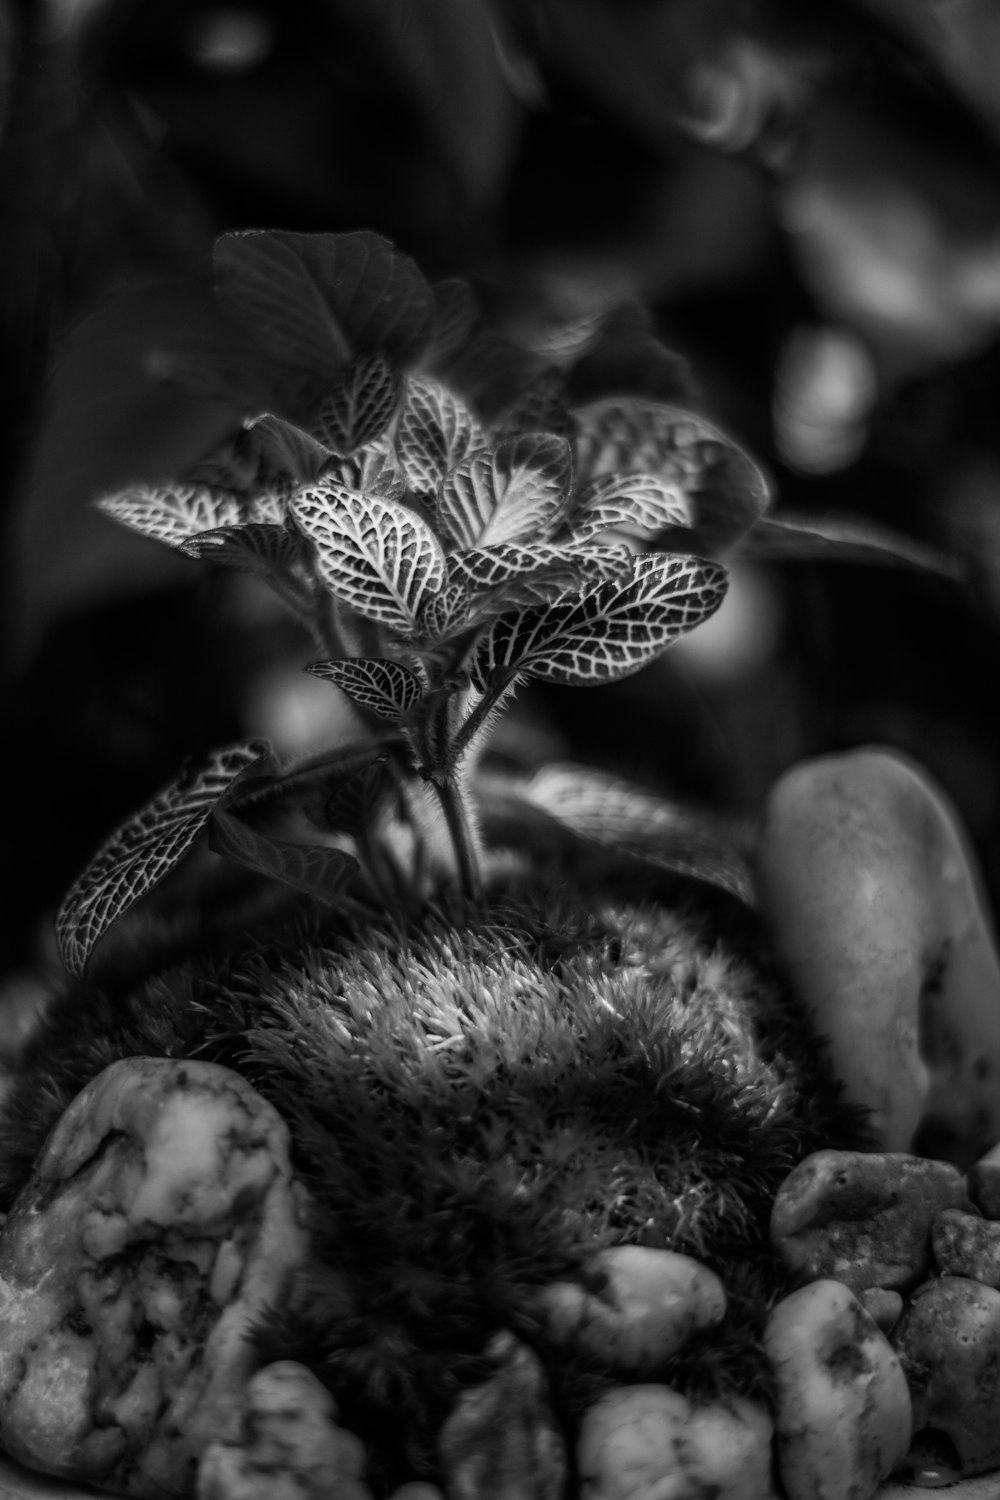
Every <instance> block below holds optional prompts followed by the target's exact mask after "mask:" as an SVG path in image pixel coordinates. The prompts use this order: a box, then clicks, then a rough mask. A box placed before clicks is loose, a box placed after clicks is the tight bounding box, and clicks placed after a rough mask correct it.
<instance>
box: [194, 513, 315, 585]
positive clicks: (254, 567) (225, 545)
mask: <svg viewBox="0 0 1000 1500" xmlns="http://www.w3.org/2000/svg"><path fill="white" fill-rule="evenodd" d="M181 551H182V552H186V553H187V554H188V556H189V557H196V558H198V560H199V561H200V562H214V563H221V564H223V566H225V567H229V568H238V569H240V570H241V571H242V572H244V573H253V574H255V575H256V576H257V577H261V578H271V577H272V576H273V575H274V574H275V573H286V574H287V573H289V572H290V571H291V570H292V569H293V568H294V567H295V564H296V563H297V562H298V561H299V559H300V558H301V556H302V541H301V538H300V537H299V535H298V533H297V532H294V531H292V530H290V529H289V527H287V526H275V525H272V524H269V523H267V522H264V521H249V522H248V523H247V524H246V525H245V526H220V527H217V528H216V529H215V530H214V531H202V532H199V533H198V535H197V536H193V537H189V538H188V540H187V541H186V542H182V543H181Z"/></svg>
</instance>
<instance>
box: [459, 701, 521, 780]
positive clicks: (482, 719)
mask: <svg viewBox="0 0 1000 1500" xmlns="http://www.w3.org/2000/svg"><path fill="white" fill-rule="evenodd" d="M512 686H513V683H512V682H509V681H508V682H504V684H503V686H502V687H500V688H499V689H498V688H497V687H496V686H495V685H494V684H491V685H490V686H489V687H488V688H487V690H486V691H485V692H484V693H483V696H482V697H481V698H480V700H479V702H478V703H477V704H476V706H475V708H474V709H473V710H472V712H471V713H470V714H469V716H468V718H467V719H466V720H465V721H464V723H463V724H462V725H461V727H460V728H459V730H458V732H457V733H456V735H455V737H454V740H453V742H452V753H453V755H454V758H455V762H456V763H457V762H458V761H460V760H461V759H462V757H463V756H464V755H466V754H467V753H468V751H469V749H470V748H471V746H472V745H473V744H474V742H475V740H476V737H477V735H479V734H480V733H481V732H482V730H484V729H485V728H486V726H487V725H488V724H489V722H490V719H491V717H492V715H493V714H495V713H496V711H497V709H498V708H499V707H500V705H501V703H502V702H503V700H504V698H505V697H506V695H507V693H509V692H510V690H511V688H512Z"/></svg>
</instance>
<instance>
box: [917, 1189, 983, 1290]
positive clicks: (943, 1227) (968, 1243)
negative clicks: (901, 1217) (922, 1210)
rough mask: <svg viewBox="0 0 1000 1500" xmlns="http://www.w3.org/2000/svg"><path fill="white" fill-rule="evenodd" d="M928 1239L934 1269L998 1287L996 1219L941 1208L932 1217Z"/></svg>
mask: <svg viewBox="0 0 1000 1500" xmlns="http://www.w3.org/2000/svg"><path fill="white" fill-rule="evenodd" d="M931 1243H932V1246H933V1249H934V1259H935V1260H936V1262H937V1266H938V1270H939V1271H943V1272H944V1274H945V1275H946V1276H966V1277H968V1278H969V1280H970V1281H981V1282H982V1283H983V1285H984V1286H992V1287H997V1288H1000V1223H997V1222H996V1221H995V1220H991V1219H982V1218H980V1217H979V1215H978V1214H968V1213H963V1212H962V1210H961V1209H959V1208H949V1209H945V1211H944V1213H940V1214H938V1216H937V1218H936V1219H935V1220H934V1228H933V1230H932V1232H931Z"/></svg>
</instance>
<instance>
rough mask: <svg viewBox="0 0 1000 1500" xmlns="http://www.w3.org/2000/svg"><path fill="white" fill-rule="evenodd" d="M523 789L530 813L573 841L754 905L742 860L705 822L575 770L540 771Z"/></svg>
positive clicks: (750, 879) (569, 767)
mask: <svg viewBox="0 0 1000 1500" xmlns="http://www.w3.org/2000/svg"><path fill="white" fill-rule="evenodd" d="M523 790H524V795H525V796H526V797H527V798H528V800H529V801H530V802H531V804H532V805H533V806H535V807H537V808H540V809H541V810H542V811H543V812H545V813H547V814H548V815H549V816H550V817H552V818H555V819H557V820H558V822H559V823H561V824H562V825H563V826H564V827H566V828H569V829H570V830H571V832H573V833H574V834H576V835H577V836H578V837H580V838H583V839H586V840H588V841H589V842H592V843H595V844H600V845H601V846H602V847H603V848H606V849H611V850H613V851H614V853H616V854H618V855H621V856H622V857H624V858H626V859H630V860H639V861H641V862H642V863H643V864H646V865H652V866H654V867H655V868H657V869H660V870H667V871H670V872H671V873H672V874H676V875H683V876H686V877H689V878H692V879H695V880H701V881H705V882H706V883H707V884H709V885H712V886H716V887H718V888H719V889H720V890H723V891H726V892H728V894H729V895H731V896H735V897H736V898H737V899H738V900H740V901H742V902H744V903H745V904H746V905H748V906H753V904H754V892H753V877H752V875H751V871H750V868H749V865H748V863H747V861H746V859H745V857H744V856H743V854H742V852H741V851H740V849H739V848H738V846H737V844H736V842H735V841H734V840H733V839H729V838H726V837H725V835H724V834H723V832H722V831H721V829H720V828H719V827H718V826H717V824H716V823H714V822H713V821H712V820H711V819H709V818H707V817H701V816H699V815H698V814H696V813H693V812H691V811H690V810H689V809H687V808H683V807H677V806H676V805H675V804H673V803H670V802H666V801H664V800H663V799H662V798H660V797H655V796H653V795H652V794H650V793H648V792H644V791H641V790H640V789H638V788H637V787H633V786H630V785H629V784H628V782H625V781H619V780H618V779H617V778H616V777H614V776H608V775H605V774H604V773H603V772H599V771H591V770H589V769H586V768H584V767H579V766H572V765H550V766H545V767H544V768H543V769H542V770H541V771H539V772H538V773H537V774H536V775H535V776H533V777H532V779H531V781H530V782H528V784H527V786H526V787H525V788H524V789H523Z"/></svg>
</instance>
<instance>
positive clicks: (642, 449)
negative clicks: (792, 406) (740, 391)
mask: <svg viewBox="0 0 1000 1500" xmlns="http://www.w3.org/2000/svg"><path fill="white" fill-rule="evenodd" d="M575 415H576V419H577V423H578V432H577V440H576V460H577V471H578V475H579V476H580V478H581V479H582V480H583V481H589V480H592V479H597V478H600V477H601V476H602V475H605V474H617V473H621V472H625V473H646V474H655V475H658V476H659V478H661V479H662V480H664V481H666V482H667V483H669V484H671V485H673V486H675V487H676V488H677V490H678V492H679V493H680V494H681V495H683V496H684V498H685V500H686V502H687V504H688V506H689V507H690V517H691V519H690V522H689V523H688V524H689V525H690V526H691V528H692V530H693V531H694V532H695V534H696V538H697V541H696V545H698V546H700V547H701V549H702V550H703V551H705V552H707V553H708V554H709V555H710V556H718V555H721V554H722V553H724V552H726V551H727V550H728V549H729V548H730V547H732V546H734V545H735V543H736V542H737V541H739V539H740V537H742V536H743V535H744V534H745V532H747V531H748V530H749V529H750V527H751V526H752V525H753V524H754V522H755V521H756V520H757V519H758V517H759V516H761V515H763V513H764V512H765V511H766V510H767V508H768V505H769V504H770V499H771V495H770V489H769V487H768V483H767V480H766V479H765V477H764V475H763V473H762V472H761V470H760V469H759V468H758V467H757V465H756V464H755V463H754V462H753V461H752V460H751V459H750V458H749V457H748V455H747V454H746V453H744V452H743V450H742V449H741V448H740V447H739V446H738V445H737V444H736V443H735V442H734V441H733V439H732V438H731V437H729V436H728V435H727V434H726V433H724V432H723V431H722V430H721V429H720V428H718V427H715V426H714V425H713V424H712V423H711V422H707V421H706V420H705V419H704V417H700V416H696V415H695V414H694V413H693V412H689V411H683V410H681V408H680V407H676V406H668V405H666V404H664V403H662V402H659V401H649V400H646V399H644V398H641V397H638V396H613V397H608V398H606V399H604V400H602V401H594V402H591V403H590V404H589V405H587V406H582V407H580V408H578V410H577V411H576V414H575Z"/></svg>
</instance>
